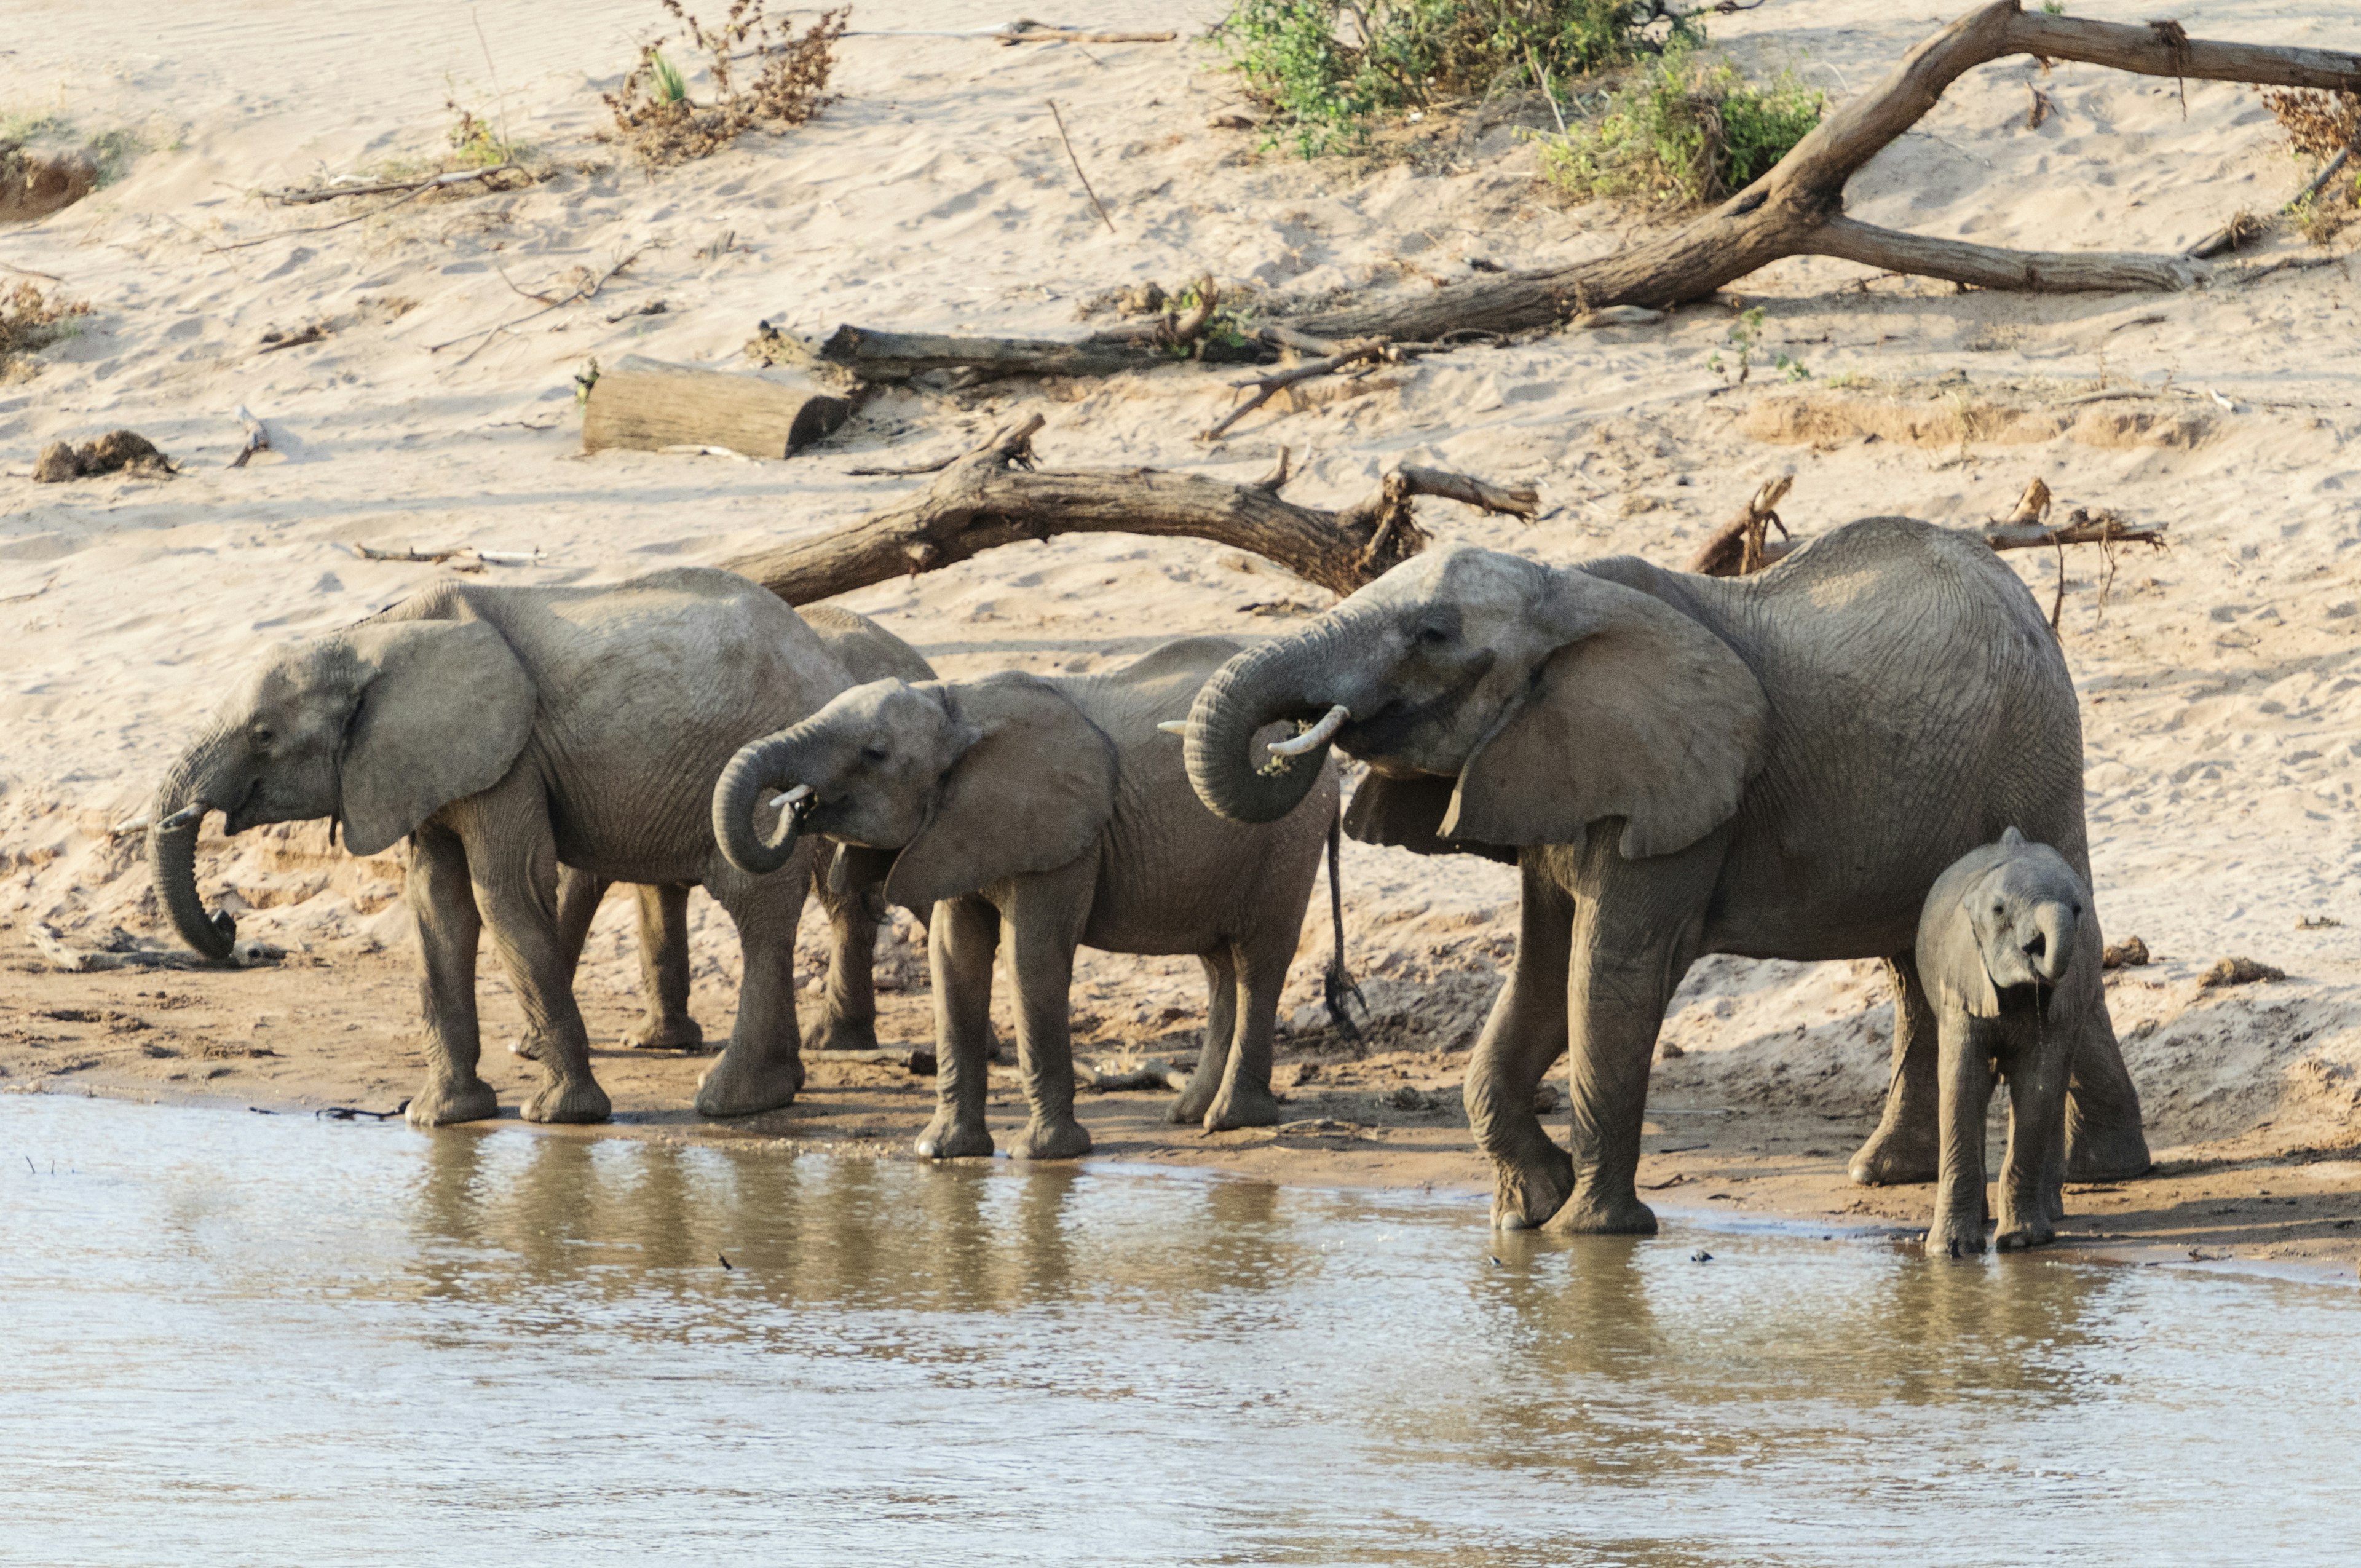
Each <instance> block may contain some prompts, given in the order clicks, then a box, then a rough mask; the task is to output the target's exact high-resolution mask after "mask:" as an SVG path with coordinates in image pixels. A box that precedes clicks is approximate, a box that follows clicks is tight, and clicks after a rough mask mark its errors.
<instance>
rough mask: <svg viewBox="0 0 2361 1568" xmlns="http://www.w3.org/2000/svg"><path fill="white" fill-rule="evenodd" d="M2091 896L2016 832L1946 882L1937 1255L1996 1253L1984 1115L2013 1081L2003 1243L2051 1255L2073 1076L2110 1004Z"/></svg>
mask: <svg viewBox="0 0 2361 1568" xmlns="http://www.w3.org/2000/svg"><path fill="white" fill-rule="evenodd" d="M2090 908H2091V890H2090V889H2089V888H2087V887H2085V886H2084V885H2083V883H2082V879H2081V877H2079V876H2077V875H2075V874H2074V869H2073V868H2072V867H2071V866H2070V865H2068V864H2067V863H2066V860H2065V857H2064V856H2062V855H2060V854H2059V852H2058V851H2057V850H2053V849H2051V848H2050V847H2049V846H2048V845H2047V844H2035V843H2030V842H2028V841H2027V840H2026V837H2025V835H2024V834H2022V833H2019V832H2018V831H2017V830H2016V829H2015V828H2009V829H2008V830H2007V831H2006V832H2004V833H2003V834H2002V835H2001V837H2000V842H1999V843H1997V844H1985V845H1982V846H1981V847H1979V848H1977V849H1973V850H1969V851H1968V852H1967V853H1966V854H1964V855H1962V856H1960V858H1959V859H1958V860H1957V861H1953V862H1952V863H1951V866H1950V868H1949V870H1948V871H1946V872H1943V874H1942V875H1941V876H1939V877H1938V878H1936V879H1935V886H1934V889H1933V891H1931V892H1929V893H1928V894H1927V904H1926V907H1925V909H1924V910H1923V911H1922V912H1921V914H1920V915H1919V917H1918V948H1917V960H1918V973H1919V975H1920V977H1921V979H1923V980H1924V981H1925V982H1926V986H1927V999H1928V1000H1929V1001H1930V1002H1931V1003H1933V1004H1934V1007H1935V1013H1936V1017H1937V1019H1938V1025H1939V1031H1938V1041H1939V1047H1938V1048H1939V1061H1940V1067H1939V1069H1938V1070H1939V1072H1940V1074H1941V1118H1942V1167H1941V1175H1940V1177H1939V1178H1938V1184H1937V1187H1936V1191H1935V1221H1934V1223H1933V1224H1932V1225H1930V1226H1928V1227H1927V1251H1928V1253H1930V1254H1934V1253H1947V1254H1949V1255H1951V1256H1954V1257H1956V1256H1958V1255H1960V1254H1961V1253H1963V1252H1965V1253H1978V1252H1982V1250H1983V1245H1984V1112H1985V1108H1986V1106H1987V1104H1988V1102H1990V1100H1991V1096H1992V1090H1993V1072H1994V1069H1995V1068H1996V1069H1998V1072H1999V1075H2000V1076H2001V1077H2002V1078H2004V1079H2006V1080H2008V1098H2009V1129H2008V1156H2007V1158H2006V1160H2005V1162H2004V1164H2003V1166H2002V1168H2001V1181H2000V1223H1999V1232H1998V1236H1997V1238H1996V1242H1997V1245H1999V1247H2000V1248H2001V1250H2002V1251H2004V1252H2005V1251H2008V1250H2010V1249H2012V1248H2015V1247H2028V1246H2039V1245H2042V1244H2043V1243H2045V1242H2047V1241H2048V1240H2049V1239H2050V1238H2051V1236H2052V1235H2053V1234H2055V1233H2054V1232H2053V1231H2052V1229H2051V1225H2052V1223H2053V1222H2055V1221H2057V1220H2060V1219H2063V1218H2065V1214H2066V1210H2065V1205H2064V1203H2063V1201H2061V1197H2060V1188H2059V1183H2060V1180H2061V1179H2062V1176H2063V1169H2064V1154H2065V1137H2066V1078H2067V1072H2068V1070H2069V1069H2070V1066H2071V1061H2070V1058H2071V1056H2072V1054H2073V1048H2074V1042H2075V1040H2076V1039H2078V1038H2080V1037H2081V1021H2082V1020H2083V1019H2084V1018H2085V1017H2087V1016H2088V1015H2089V1010H2090V1009H2092V1008H2094V1007H2104V1006H2105V1005H2106V1004H2107V1003H2106V992H2105V988H2104V986H2103V984H2102V983H2101V980H2100V974H2099V970H2100V955H2099V951H2098V941H2099V925H2098V922H2097V921H2096V920H2094V919H2089V918H2086V917H2085V916H2087V915H2088V914H2089V912H2090Z"/></svg>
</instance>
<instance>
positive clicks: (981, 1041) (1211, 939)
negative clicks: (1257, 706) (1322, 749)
mask: <svg viewBox="0 0 2361 1568" xmlns="http://www.w3.org/2000/svg"><path fill="white" fill-rule="evenodd" d="M1240 646H1241V645H1240V644H1238V643H1236V642H1233V641H1228V640H1227V639H1223V638H1210V637H1203V638H1191V639H1189V640H1187V641H1180V642H1174V643H1170V644H1169V645H1167V646H1165V647H1163V648H1160V649H1159V650H1157V651H1156V652H1152V653H1149V654H1148V655H1147V656H1146V657H1145V658H1142V659H1140V660H1139V661H1137V663H1132V664H1129V665H1126V666H1125V667H1124V668H1122V669H1118V670H1113V671H1109V672H1107V673H1105V674H1093V675H1081V676H1067V677H1061V678H1058V679H1042V678H1040V677H1038V676H1034V675H1026V674H1015V673H1008V674H996V675H990V676H986V677H984V678H983V679H981V680H972V681H943V682H934V683H928V684H923V685H906V684H904V683H902V682H899V681H881V682H878V683H876V684H874V685H864V686H860V687H857V688H855V689H854V690H852V691H849V692H847V693H845V694H844V695H843V696H840V697H838V698H837V699H836V700H835V701H833V702H831V703H829V705H828V707H824V708H822V709H821V710H820V711H819V712H818V713H817V714H815V715H814V716H813V717H812V718H809V719H807V720H806V721H805V722H803V723H802V724H799V725H796V727H794V728H793V729H788V730H786V731H785V733H783V734H779V735H774V736H771V737H768V738H767V739H764V740H760V741H757V742H756V743H754V744H753V745H751V746H748V747H747V748H746V749H745V750H744V751H741V752H740V753H739V754H738V756H737V757H736V758H735V759H734V760H733V761H732V762H730V766H729V768H728V770H727V771H726V772H725V773H723V774H722V778H721V783H720V784H719V786H718V787H717V788H716V789H715V791H714V795H713V817H714V832H715V836H716V837H717V838H718V839H719V841H720V842H721V844H722V846H723V848H724V850H725V851H726V852H727V853H728V854H729V855H730V859H731V861H733V862H734V863H736V864H738V865H740V866H744V867H748V868H752V869H760V868H761V867H763V866H765V865H769V864H772V863H774V861H775V859H776V857H777V856H779V855H781V854H783V853H785V852H788V850H789V848H790V846H791V845H792V844H793V843H794V842H796V836H797V835H798V834H817V835H824V836H826V837H828V838H831V839H838V840H840V841H842V842H843V843H846V844H848V845H857V846H862V850H861V851H859V852H861V853H862V854H865V855H871V856H874V857H876V858H878V859H881V860H882V859H884V858H885V856H886V855H888V854H890V856H891V860H892V868H891V870H890V872H888V873H887V876H886V879H885V896H886V898H887V900H888V901H889V902H891V903H893V904H896V905H903V906H905V907H908V908H914V909H921V910H924V909H928V908H929V907H930V906H931V910H932V913H931V915H930V916H928V948H929V951H928V959H929V961H930V964H931V967H932V970H933V976H934V993H935V1027H936V1037H937V1044H938V1051H937V1059H938V1061H939V1076H938V1078H937V1080H936V1084H937V1091H938V1093H939V1100H940V1103H939V1107H938V1109H937V1110H936V1113H935V1117H934V1120H933V1122H932V1123H930V1124H928V1127H927V1130H926V1132H925V1133H924V1134H923V1135H921V1136H920V1137H919V1139H918V1142H917V1150H918V1153H919V1154H921V1155H922V1156H925V1157H929V1158H938V1159H947V1158H951V1157H958V1156H962V1155H986V1154H990V1153H991V1152H992V1149H993V1140H992V1135H991V1134H990V1133H989V1132H988V1131H986V1130H985V1126H984V1116H983V1111H984V1091H985V1077H984V1075H985V1070H986V1069H985V1058H986V1054H987V1052H988V1051H989V1050H990V1047H991V1036H990V1034H989V1032H988V1029H989V1025H988V1014H989V1010H990V1006H991V1002H992V970H993V959H994V952H995V950H996V949H997V948H998V947H999V945H1000V943H1001V940H1002V938H1003V935H1004V933H1005V936H1006V938H1007V943H1008V948H1009V962H1010V967H1011V970H1012V971H1013V973H1014V977H1015V980H1016V992H1017V1009H1016V1041H1017V1058H1018V1063H1019V1069H1020V1071H1021V1072H1022V1073H1023V1075H1024V1078H1025V1082H1026V1090H1027V1098H1028V1102H1029V1103H1030V1107H1031V1112H1032V1116H1031V1121H1030V1124H1029V1125H1027V1128H1026V1129H1025V1131H1024V1133H1023V1134H1021V1135H1019V1136H1018V1138H1017V1139H1016V1144H1015V1145H1014V1146H1013V1147H1012V1148H1011V1150H1010V1152H1011V1153H1012V1154H1014V1155H1015V1156H1016V1157H1019V1158H1026V1159H1070V1158H1072V1157H1075V1156H1077V1155H1081V1154H1082V1153H1085V1152H1086V1151H1088V1149H1089V1148H1090V1146H1091V1139H1090V1134H1089V1133H1088V1132H1087V1131H1085V1130H1084V1129H1083V1127H1082V1124H1081V1123H1080V1122H1078V1121H1076V1120H1075V1118H1074V1110H1073V1103H1074V1077H1073V1058H1072V1052H1071V1038H1070V1036H1069V1034H1068V1017H1067V992H1068V988H1069V985H1070V983H1071V980H1072V977H1073V965H1074V949H1075V948H1076V947H1077V946H1081V945H1087V946H1090V947H1093V948H1100V949H1102V950H1104V951H1108V952H1117V953H1194V954H1196V955H1197V956H1198V959H1199V960H1200V961H1201V962H1202V964H1203V965H1204V969H1205V981H1206V990H1207V998H1208V1008H1207V1011H1208V1017H1207V1021H1206V1026H1205V1044H1204V1048H1203V1049H1202V1052H1201V1053H1200V1054H1199V1056H1198V1058H1197V1069H1196V1072H1195V1074H1194V1076H1193V1077H1192V1079H1191V1081H1190V1083H1189V1086H1188V1088H1187V1089H1186V1090H1184V1091H1182V1093H1181V1095H1180V1100H1179V1102H1177V1103H1176V1104H1175V1106H1174V1107H1173V1111H1172V1119H1173V1120H1174V1121H1176V1122H1201V1123H1202V1124H1203V1125H1205V1126H1206V1127H1208V1128H1227V1127H1244V1126H1263V1125H1268V1124H1271V1123H1274V1122H1276V1121H1278V1120H1279V1102H1278V1099H1277V1097H1276V1096H1274V1095H1273V1094H1272V1092H1271V1088H1270V1045H1271V1033H1272V1026H1273V1022H1274V1014H1275V1012H1276V1010H1277V1007H1278V1004H1279V990H1280V988H1281V987H1282V986H1283V985H1284V984H1285V982H1286V979H1287V969H1288V964H1289V963H1290V960H1291V959H1293V958H1294V956H1295V948H1296V942H1297V939H1298V938H1299V936H1300V935H1301V930H1302V926H1303V908H1304V904H1305V901H1306V900H1307V899H1308V898H1309V897H1310V896H1311V892H1312V879H1313V877H1314V875H1315V874H1316V872H1318V870H1319V862H1320V855H1321V851H1322V849H1323V843H1324V840H1325V839H1326V837H1327V833H1328V828H1329V825H1330V823H1331V822H1332V820H1333V819H1334V811H1335V805H1336V793H1337V792H1336V775H1335V770H1334V767H1333V766H1331V765H1328V764H1327V763H1326V762H1325V761H1324V759H1310V760H1307V761H1303V762H1298V763H1296V764H1295V766H1296V767H1297V768H1299V769H1301V772H1302V773H1303V774H1304V775H1305V777H1304V788H1302V789H1301V791H1299V798H1298V800H1297V801H1296V802H1295V804H1294V805H1293V806H1291V807H1290V810H1288V811H1286V812H1283V813H1279V814H1278V815H1277V817H1276V818H1275V819H1274V820H1273V821H1271V822H1270V823H1268V825H1264V826H1257V827H1245V826H1241V825H1239V824H1237V823H1235V822H1228V821H1224V820H1223V819H1222V818H1220V817H1215V816H1214V815H1213V814H1212V813H1211V812H1209V811H1207V810H1206V809H1205V808H1204V807H1203V806H1200V805H1199V804H1198V803H1197V800H1196V797H1195V795H1192V794H1191V791H1190V787H1189V780H1188V777H1187V775H1186V774H1185V773H1184V772H1183V771H1182V767H1181V758H1180V743H1179V742H1178V741H1176V740H1174V739H1173V738H1172V737H1171V736H1170V735H1167V734H1164V733H1162V732H1160V731H1159V729H1157V725H1158V723H1159V721H1162V720H1166V719H1179V718H1182V717H1183V716H1185V715H1186V714H1187V713H1188V711H1189V704H1190V700H1191V698H1192V697H1193V696H1195V695H1196V692H1197V688H1198V686H1199V685H1202V683H1203V681H1204V679H1205V677H1206V676H1207V675H1208V674H1211V673H1212V672H1213V670H1214V669H1215V668H1217V667H1219V666H1220V665H1221V664H1222V663H1223V662H1224V661H1225V660H1227V659H1229V658H1231V657H1232V656H1233V655H1235V653H1236V652H1238V651H1239V648H1240ZM1289 732H1290V731H1288V730H1284V729H1273V730H1271V731H1270V732H1269V734H1268V736H1266V737H1265V739H1266V740H1276V739H1279V738H1280V737H1282V736H1283V735H1285V734H1287V733H1289ZM796 785H803V786H807V787H808V788H809V789H810V790H811V791H812V792H813V794H812V797H811V804H810V806H809V807H808V809H807V810H805V811H803V812H801V813H800V814H799V816H791V817H789V818H787V819H785V820H783V821H782V822H781V823H780V825H779V827H778V828H775V829H766V828H764V826H763V822H762V821H761V820H759V819H758V817H757V815H756V814H757V811H758V809H760V808H763V805H764V803H767V802H769V801H770V800H772V799H773V797H774V795H776V794H777V793H778V792H781V791H784V790H786V789H788V788H790V787H793V786H796Z"/></svg>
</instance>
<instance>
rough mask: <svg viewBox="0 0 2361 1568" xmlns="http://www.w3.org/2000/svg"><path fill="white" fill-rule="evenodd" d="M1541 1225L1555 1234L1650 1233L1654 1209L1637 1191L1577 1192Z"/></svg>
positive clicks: (1653, 1222)
mask: <svg viewBox="0 0 2361 1568" xmlns="http://www.w3.org/2000/svg"><path fill="white" fill-rule="evenodd" d="M1542 1229H1543V1230H1544V1231H1546V1232H1548V1233H1549V1234H1551V1235H1554V1236H1653V1235H1654V1234H1656V1212H1655V1211H1654V1210H1653V1209H1651V1208H1649V1207H1648V1206H1647V1205H1646V1204H1645V1203H1642V1202H1641V1201H1640V1198H1639V1194H1637V1193H1635V1192H1631V1191H1628V1190H1626V1191H1624V1192H1620V1193H1617V1194H1613V1195H1609V1194H1607V1193H1598V1192H1576V1194H1575V1195H1574V1196H1573V1197H1571V1198H1569V1199H1567V1200H1566V1201H1565V1206H1564V1207H1562V1208H1560V1209H1559V1210H1558V1212H1556V1213H1554V1214H1552V1215H1551V1216H1550V1217H1549V1219H1548V1220H1547V1221H1546V1222H1545V1223H1543V1225H1542Z"/></svg>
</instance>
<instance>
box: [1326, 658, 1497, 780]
mask: <svg viewBox="0 0 2361 1568" xmlns="http://www.w3.org/2000/svg"><path fill="white" fill-rule="evenodd" d="M1491 669H1492V654H1491V653H1490V652H1486V653H1485V654H1484V655H1483V656H1482V657H1481V658H1478V659H1477V660H1476V661H1475V662H1474V663H1470V664H1469V665H1468V667H1467V672H1466V674H1463V675H1462V676H1460V677H1459V679H1457V680H1455V681H1454V682H1452V683H1451V685H1448V686H1446V687H1445V688H1444V690H1443V691H1441V692H1439V693H1437V694H1436V695H1435V696H1431V697H1429V698H1427V699H1426V700H1425V701H1423V702H1411V701H1408V700H1406V699H1405V698H1402V697H1394V698H1391V699H1390V700H1389V701H1388V702H1387V703H1386V704H1385V706H1384V707H1380V708H1378V710H1377V711H1376V712H1374V713H1371V714H1368V715H1366V716H1363V717H1357V718H1351V719H1348V720H1346V721H1345V726H1344V728H1343V729H1339V730H1337V731H1336V744H1337V746H1338V747H1339V748H1340V749H1341V750H1343V751H1345V754H1346V755H1348V756H1354V757H1359V758H1362V759H1364V760H1368V759H1372V758H1380V757H1391V756H1394V755H1397V754H1399V753H1400V752H1402V751H1409V750H1411V748H1412V747H1413V746H1414V745H1416V743H1417V741H1418V738H1419V736H1420V734H1421V733H1422V732H1426V731H1430V730H1431V729H1433V728H1437V727H1441V726H1443V725H1444V724H1445V723H1446V722H1447V721H1448V717H1449V716H1450V715H1451V714H1453V713H1455V712H1456V711H1457V710H1458V708H1459V707H1461V705H1463V704H1464V703H1465V702H1466V699H1467V696H1468V694H1469V693H1471V692H1473V691H1474V690H1475V689H1476V685H1477V682H1479V681H1481V680H1482V679H1483V678H1484V677H1485V676H1486V675H1487V674H1490V673H1491Z"/></svg>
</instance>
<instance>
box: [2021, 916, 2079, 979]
mask: <svg viewBox="0 0 2361 1568" xmlns="http://www.w3.org/2000/svg"><path fill="white" fill-rule="evenodd" d="M2033 925H2034V928H2035V929H2036V930H2037V931H2039V932H2040V933H2041V954H2040V956H2039V957H2038V958H2035V959H2033V972H2034V973H2036V974H2037V975H2039V976H2040V977H2041V982H2042V983H2043V984H2044V985H2056V984H2057V983H2058V982H2059V980H2061V979H2062V978H2064V976H2065V973H2066V966H2067V965H2068V964H2070V963H2071V962H2072V961H2073V959H2074V936H2075V932H2074V916H2073V913H2072V912H2071V911H2070V910H2069V909H2067V907H2066V906H2065V905H2062V904H2045V905H2042V906H2041V907H2040V908H2038V909H2037V910H2035V911H2034V913H2033ZM2028 956H2029V955H2028Z"/></svg>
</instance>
